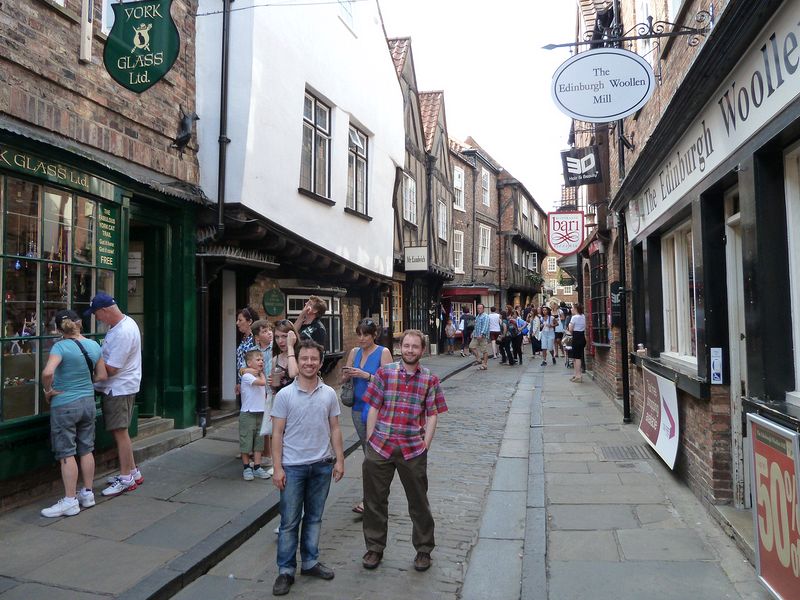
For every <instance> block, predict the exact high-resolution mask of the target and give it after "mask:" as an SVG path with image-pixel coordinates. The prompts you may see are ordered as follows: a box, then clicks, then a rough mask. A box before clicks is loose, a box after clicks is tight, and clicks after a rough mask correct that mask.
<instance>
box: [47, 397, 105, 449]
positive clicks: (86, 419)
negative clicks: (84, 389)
mask: <svg viewBox="0 0 800 600" xmlns="http://www.w3.org/2000/svg"><path fill="white" fill-rule="evenodd" d="M96 414H97V410H96V407H95V402H94V396H87V397H85V398H81V399H80V400H76V401H75V402H70V403H69V404H64V405H62V406H54V407H53V408H51V409H50V445H51V447H52V449H53V454H55V456H56V460H61V459H62V458H67V457H69V456H85V455H87V454H91V452H92V451H93V450H94V423H95V415H96Z"/></svg>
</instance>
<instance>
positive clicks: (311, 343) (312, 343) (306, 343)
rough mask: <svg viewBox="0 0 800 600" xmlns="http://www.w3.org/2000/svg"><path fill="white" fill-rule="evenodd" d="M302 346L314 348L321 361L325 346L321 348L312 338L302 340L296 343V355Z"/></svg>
mask: <svg viewBox="0 0 800 600" xmlns="http://www.w3.org/2000/svg"><path fill="white" fill-rule="evenodd" d="M304 348H306V349H308V348H311V349H312V350H316V351H317V352H319V360H320V362H322V357H323V356H324V354H325V348H323V347H322V346H321V345H320V344H318V343H317V342H315V341H314V340H302V341H301V342H300V343H299V344H297V355H298V357H299V356H300V351H301V350H303V349H304Z"/></svg>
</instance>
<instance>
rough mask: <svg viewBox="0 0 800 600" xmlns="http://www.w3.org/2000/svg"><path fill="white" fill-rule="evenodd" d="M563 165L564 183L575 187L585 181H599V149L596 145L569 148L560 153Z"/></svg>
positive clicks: (600, 179)
mask: <svg viewBox="0 0 800 600" xmlns="http://www.w3.org/2000/svg"><path fill="white" fill-rule="evenodd" d="M561 163H562V165H563V167H564V185H565V186H567V187H577V186H581V185H584V184H587V183H600V182H602V181H603V178H602V176H601V175H600V151H599V148H598V147H597V146H588V147H586V148H571V149H570V150H566V151H564V152H562V153H561Z"/></svg>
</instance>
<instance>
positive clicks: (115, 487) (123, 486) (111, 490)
mask: <svg viewBox="0 0 800 600" xmlns="http://www.w3.org/2000/svg"><path fill="white" fill-rule="evenodd" d="M135 489H136V480H135V479H133V478H132V477H131V478H130V479H123V478H122V477H117V478H115V479H114V483H112V484H111V485H109V486H108V487H107V488H106V489H104V490H103V492H102V493H103V496H119V495H120V494H121V493H123V492H132V491H133V490H135Z"/></svg>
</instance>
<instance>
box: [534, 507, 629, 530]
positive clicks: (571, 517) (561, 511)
mask: <svg viewBox="0 0 800 600" xmlns="http://www.w3.org/2000/svg"><path fill="white" fill-rule="evenodd" d="M547 514H548V516H549V517H550V527H551V530H571V529H572V530H580V529H583V530H603V529H631V528H634V527H637V526H638V521H637V520H636V517H634V514H633V510H632V507H631V506H629V505H608V504H593V505H586V504H575V505H569V504H561V505H552V506H550V507H549V508H548V510H547Z"/></svg>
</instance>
